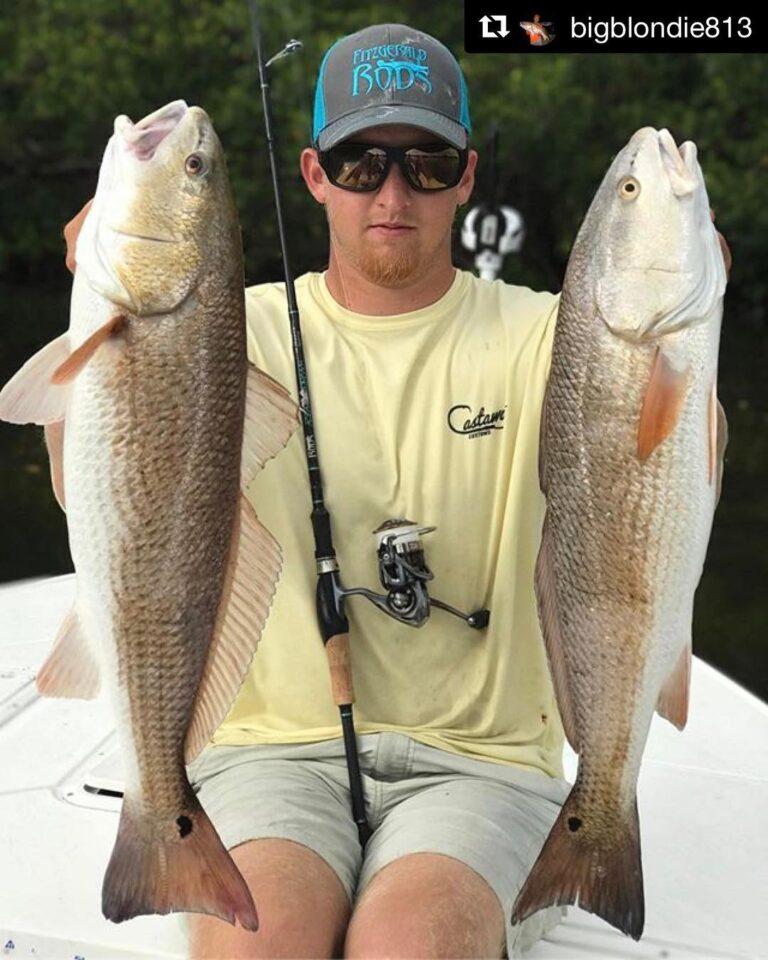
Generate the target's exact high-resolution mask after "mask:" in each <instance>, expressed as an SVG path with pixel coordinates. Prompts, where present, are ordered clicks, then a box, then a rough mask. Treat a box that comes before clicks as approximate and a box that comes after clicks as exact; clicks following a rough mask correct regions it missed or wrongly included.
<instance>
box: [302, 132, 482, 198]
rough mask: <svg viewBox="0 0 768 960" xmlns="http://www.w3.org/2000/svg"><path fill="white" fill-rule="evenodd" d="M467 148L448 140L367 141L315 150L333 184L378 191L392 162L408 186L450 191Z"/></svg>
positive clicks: (459, 174) (458, 177)
mask: <svg viewBox="0 0 768 960" xmlns="http://www.w3.org/2000/svg"><path fill="white" fill-rule="evenodd" d="M468 155H469V151H468V150H459V148H458V147H452V146H450V145H449V144H447V143H423V144H415V145H414V146H412V147H381V146H378V145H376V144H369V143H340V144H338V145H337V146H335V147H331V148H330V150H318V152H317V156H318V160H319V161H320V166H321V167H322V168H323V170H324V171H325V173H326V176H327V177H328V179H329V180H330V181H331V183H332V184H333V185H334V186H335V187H341V189H342V190H352V191H354V192H355V193H365V192H370V191H372V190H378V189H379V187H380V186H381V185H382V183H384V181H385V180H386V178H387V174H388V173H389V168H390V167H391V166H392V164H393V163H396V164H397V165H398V167H400V171H401V172H402V174H403V176H404V177H405V179H406V181H407V182H408V185H409V186H410V187H412V188H413V189H414V190H419V191H420V192H422V193H435V192H436V191H438V190H449V189H450V188H451V187H455V186H456V184H457V183H458V182H459V180H461V177H462V174H463V173H464V170H465V169H466V167H467V157H468Z"/></svg>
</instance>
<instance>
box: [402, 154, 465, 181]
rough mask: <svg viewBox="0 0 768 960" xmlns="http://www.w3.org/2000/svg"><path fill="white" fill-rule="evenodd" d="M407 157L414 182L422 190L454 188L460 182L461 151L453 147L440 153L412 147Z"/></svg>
mask: <svg viewBox="0 0 768 960" xmlns="http://www.w3.org/2000/svg"><path fill="white" fill-rule="evenodd" d="M405 157H406V163H407V165H408V172H409V174H410V176H411V179H412V182H413V183H414V184H416V185H418V186H419V187H420V188H421V189H422V190H439V189H441V188H443V187H453V186H455V185H456V184H457V183H458V181H459V161H460V157H459V151H458V150H456V149H454V148H453V147H448V148H446V149H445V150H440V151H439V152H434V151H432V152H430V151H426V150H422V149H420V148H419V147H411V149H410V150H408V151H407V152H406V155H405Z"/></svg>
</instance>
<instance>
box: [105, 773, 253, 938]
mask: <svg viewBox="0 0 768 960" xmlns="http://www.w3.org/2000/svg"><path fill="white" fill-rule="evenodd" d="M101 909H102V912H103V914H104V916H105V917H106V918H107V919H108V920H112V921H113V922H114V923H121V922H122V921H123V920H130V919H131V917H137V916H140V915H143V914H154V913H160V914H162V913H170V912H172V911H176V910H179V911H191V912H194V913H208V914H211V915H212V916H215V917H221V919H222V920H227V921H228V922H229V923H231V924H234V923H235V922H236V921H237V922H239V923H240V925H241V926H243V927H244V928H245V929H246V930H257V929H258V926H259V921H258V917H257V915H256V908H255V907H254V904H253V897H252V896H251V893H250V891H249V889H248V886H247V884H246V882H245V880H244V879H243V877H242V874H241V873H240V871H239V870H238V869H237V867H236V866H235V862H234V860H233V859H232V857H231V856H230V854H229V853H228V852H227V850H226V849H225V847H224V845H223V844H222V842H221V840H220V838H219V835H218V834H217V833H216V830H215V828H214V826H213V824H212V823H211V821H210V820H209V818H208V816H207V815H206V813H205V811H204V810H203V808H202V806H201V805H200V803H199V802H198V800H197V798H196V797H195V795H194V794H193V793H192V791H191V790H190V791H189V794H188V797H187V798H186V800H185V802H184V803H183V805H181V808H180V809H179V810H178V811H177V815H176V816H174V817H173V819H171V820H168V821H164V822H163V821H158V820H157V818H156V817H150V816H147V815H146V814H142V812H141V810H140V807H139V805H138V804H134V803H132V800H131V797H130V796H126V797H125V799H124V801H123V809H122V811H121V813H120V824H119V826H118V831H117V839H116V840H115V846H114V849H113V850H112V856H111V857H110V860H109V864H108V866H107V870H106V873H105V875H104V883H103V886H102V892H101Z"/></svg>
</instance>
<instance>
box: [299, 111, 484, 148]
mask: <svg viewBox="0 0 768 960" xmlns="http://www.w3.org/2000/svg"><path fill="white" fill-rule="evenodd" d="M394 123H403V124H407V125H408V126H412V127H421V129H422V130H428V131H429V132H430V133H434V134H435V135H436V136H438V137H441V138H442V139H443V140H445V141H446V143H450V144H451V146H454V147H458V148H459V149H460V150H464V149H465V147H466V146H467V131H466V130H465V129H464V127H462V125H461V124H460V123H456V121H455V120H450V119H449V118H448V117H444V116H443V115H442V114H441V113H435V112H434V110H428V109H426V108H424V107H413V106H409V107H406V106H400V105H397V104H386V105H380V104H379V105H376V106H372V107H367V108H364V109H362V110H356V111H355V112H354V113H350V114H348V115H347V116H346V117H340V118H339V119H338V120H335V121H334V122H333V123H329V124H328V126H327V127H326V128H325V129H324V130H323V131H322V132H321V133H320V136H319V137H318V140H317V145H318V147H319V149H320V150H328V149H330V147H333V146H335V145H336V144H337V143H340V142H341V141H342V140H346V139H348V138H349V137H351V136H352V135H353V134H355V133H359V132H360V131H361V130H367V129H368V127H378V126H385V125H388V124H394Z"/></svg>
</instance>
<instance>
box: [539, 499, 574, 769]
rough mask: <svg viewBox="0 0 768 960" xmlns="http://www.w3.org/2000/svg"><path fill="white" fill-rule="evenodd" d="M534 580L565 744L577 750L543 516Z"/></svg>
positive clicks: (554, 583)
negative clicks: (542, 528) (566, 741)
mask: <svg viewBox="0 0 768 960" xmlns="http://www.w3.org/2000/svg"><path fill="white" fill-rule="evenodd" d="M535 583H536V600H537V602H538V606H539V620H540V621H541V632H542V633H543V635H544V644H545V645H546V648H547V656H548V658H549V670H550V673H551V675H552V684H553V686H554V688H555V696H556V697H557V706H558V709H559V710H560V719H561V720H562V721H563V729H564V730H565V735H566V737H568V743H570V745H571V747H572V748H573V749H574V750H575V751H576V752H577V753H578V752H579V731H578V727H577V723H576V714H575V712H574V709H573V701H572V699H571V686H570V683H569V682H568V667H567V664H566V662H565V654H564V650H565V645H564V643H563V636H562V630H561V629H560V614H559V611H558V608H557V592H556V580H555V571H554V569H553V567H552V546H551V538H550V534H549V525H548V524H547V520H546V517H545V518H544V530H543V532H542V535H541V546H540V547H539V555H538V557H537V559H536V577H535Z"/></svg>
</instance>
